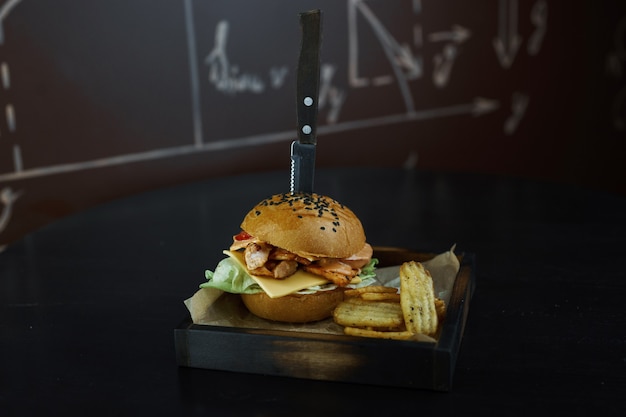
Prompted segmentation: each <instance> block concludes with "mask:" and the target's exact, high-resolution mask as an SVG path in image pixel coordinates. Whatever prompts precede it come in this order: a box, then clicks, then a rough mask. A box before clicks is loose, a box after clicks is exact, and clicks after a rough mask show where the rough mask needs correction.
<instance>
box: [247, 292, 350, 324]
mask: <svg viewBox="0 0 626 417" xmlns="http://www.w3.org/2000/svg"><path fill="white" fill-rule="evenodd" d="M343 292H344V290H343V288H336V289H335V290H332V291H318V292H316V293H313V294H297V293H296V294H290V295H286V296H284V297H279V298H270V297H269V296H268V295H267V294H265V293H264V292H261V293H257V294H241V299H242V301H243V303H244V305H245V306H246V307H247V308H248V310H250V312H251V313H252V314H254V315H256V316H258V317H261V318H264V319H267V320H272V321H279V322H286V323H309V322H314V321H319V320H324V319H326V318H329V317H331V316H332V314H333V310H334V309H335V307H337V305H338V304H339V303H340V302H341V301H343Z"/></svg>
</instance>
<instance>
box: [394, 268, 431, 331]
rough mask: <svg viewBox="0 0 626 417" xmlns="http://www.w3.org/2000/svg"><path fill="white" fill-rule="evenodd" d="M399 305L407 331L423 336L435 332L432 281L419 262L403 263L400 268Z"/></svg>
mask: <svg viewBox="0 0 626 417" xmlns="http://www.w3.org/2000/svg"><path fill="white" fill-rule="evenodd" d="M400 305H401V306H402V313H403V315H404V322H405V324H406V328H407V330H409V331H412V332H414V333H421V334H425V335H433V334H435V333H436V332H437V326H438V324H439V321H438V317H437V310H436V308H435V290H434V287H433V279H432V277H431V276H430V273H429V272H428V271H427V270H426V269H425V268H424V266H423V265H422V264H421V263H420V262H415V261H410V262H405V263H403V264H402V266H401V267H400Z"/></svg>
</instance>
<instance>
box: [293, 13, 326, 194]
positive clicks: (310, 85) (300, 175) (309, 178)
mask: <svg viewBox="0 0 626 417" xmlns="http://www.w3.org/2000/svg"><path fill="white" fill-rule="evenodd" d="M299 16H300V27H301V31H302V41H301V45H300V56H299V59H298V69H297V81H296V112H297V127H298V140H296V141H293V142H292V143H291V182H290V190H291V193H292V194H293V193H312V192H313V182H314V177H315V151H316V145H317V137H316V131H317V111H318V103H317V101H318V98H319V78H320V46H321V22H322V16H321V11H320V10H317V9H316V10H310V11H307V12H304V13H300V15H299Z"/></svg>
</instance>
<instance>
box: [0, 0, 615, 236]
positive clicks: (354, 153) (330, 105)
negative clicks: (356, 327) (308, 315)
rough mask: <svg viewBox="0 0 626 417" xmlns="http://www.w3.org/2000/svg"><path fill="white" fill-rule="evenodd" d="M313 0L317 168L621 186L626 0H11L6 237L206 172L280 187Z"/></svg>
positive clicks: (3, 183) (6, 54)
mask: <svg viewBox="0 0 626 417" xmlns="http://www.w3.org/2000/svg"><path fill="white" fill-rule="evenodd" d="M314 8H319V9H321V10H322V13H323V41H322V69H321V89H320V97H319V99H320V109H319V123H320V126H319V128H318V156H317V161H318V164H319V166H320V167H323V166H327V165H345V166H358V165H383V166H399V167H400V166H401V167H406V168H407V169H424V170H431V169H432V170H455V171H461V172H464V171H468V172H470V171H473V172H487V173H498V174H504V175H515V176H527V177H533V178H542V179H547V180H556V181H563V182H570V183H576V184H581V185H583V186H594V187H600V188H604V189H606V190H609V191H611V192H626V187H625V186H624V181H623V178H624V172H625V170H624V168H623V162H622V161H623V159H624V156H625V150H626V145H625V143H626V139H625V137H626V82H625V79H626V2H623V1H617V0H616V1H601V2H597V1H590V0H589V1H583V0H577V1H568V2H562V1H556V0H528V1H523V0H497V1H496V0H480V1H478V0H477V1H471V2H470V1H464V0H442V1H426V0H345V1H339V0H324V1H305V0H297V1H294V0H272V1H252V0H247V1H242V0H213V1H199V0H183V1H176V0H107V1H104V0H94V1H89V2H76V1H70V0H56V1H45V0H5V1H3V3H2V4H1V5H0V88H1V89H2V95H1V97H2V103H0V245H3V244H6V243H9V242H11V241H13V240H14V239H17V238H19V237H21V236H23V235H24V234H25V233H28V232H29V231H31V230H34V229H35V228H37V227H40V226H42V225H44V224H46V223H48V222H50V221H52V220H54V219H56V218H58V217H61V216H64V215H67V214H70V213H72V212H74V211H77V210H82V209H85V208H88V207H90V206H93V205H95V204H99V203H101V202H105V201H107V200H110V199H112V198H119V197H123V196H125V195H129V194H132V193H136V192H140V191H144V190H149V189H152V188H157V187H164V186H169V185H174V184H178V183H183V182H186V181H193V180H197V179H202V178H209V177H212V176H218V175H230V174H239V173H244V172H253V171H258V170H269V169H285V190H287V189H288V165H289V143H290V142H291V141H292V140H293V139H295V136H296V135H295V124H296V115H295V65H296V63H297V54H298V51H299V42H300V28H299V21H298V13H299V12H302V11H306V10H310V9H314ZM277 191H280V190H277Z"/></svg>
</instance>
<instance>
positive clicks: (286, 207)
mask: <svg viewBox="0 0 626 417" xmlns="http://www.w3.org/2000/svg"><path fill="white" fill-rule="evenodd" d="M241 229H242V230H244V231H245V232H247V233H249V234H250V235H252V236H254V237H256V238H258V239H261V240H262V241H265V242H267V243H269V244H271V245H274V246H277V247H279V248H282V249H286V250H288V251H289V252H293V253H296V254H298V255H301V256H305V257H318V258H347V257H349V256H350V255H353V254H355V253H357V252H358V251H359V250H361V249H362V248H363V246H364V245H365V232H364V231H363V226H362V225H361V222H360V221H359V219H358V218H357V217H356V215H355V214H354V213H353V212H352V211H351V210H350V209H349V208H348V207H346V206H344V205H343V204H341V203H338V202H337V201H335V200H333V199H332V198H330V197H326V196H323V195H319V194H304V193H297V194H290V193H286V194H276V195H274V196H272V197H269V198H267V199H265V200H263V201H261V202H260V203H259V204H257V205H256V206H255V207H254V208H253V209H252V210H250V212H249V213H248V214H247V215H246V217H245V218H244V219H243V222H242V223H241Z"/></svg>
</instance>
